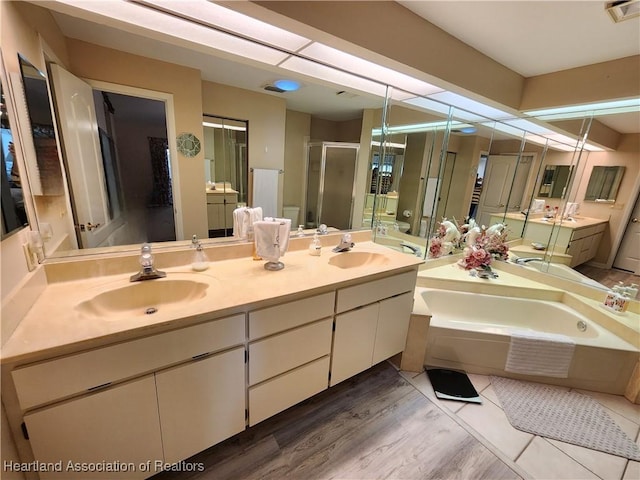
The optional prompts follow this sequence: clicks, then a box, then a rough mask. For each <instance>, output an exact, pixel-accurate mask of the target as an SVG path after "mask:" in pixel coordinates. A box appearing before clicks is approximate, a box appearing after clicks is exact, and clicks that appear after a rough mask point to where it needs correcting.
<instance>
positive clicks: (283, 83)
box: [273, 79, 300, 92]
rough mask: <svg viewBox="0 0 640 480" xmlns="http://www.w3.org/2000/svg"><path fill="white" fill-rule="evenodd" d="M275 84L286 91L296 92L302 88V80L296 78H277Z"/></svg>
mask: <svg viewBox="0 0 640 480" xmlns="http://www.w3.org/2000/svg"><path fill="white" fill-rule="evenodd" d="M273 85H274V86H276V87H277V88H279V89H280V90H284V91H285V92H295V91H296V90H298V89H299V88H300V82H296V81H295V80H287V79H283V80H276V81H275V82H273Z"/></svg>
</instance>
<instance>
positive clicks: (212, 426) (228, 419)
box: [156, 347, 246, 463]
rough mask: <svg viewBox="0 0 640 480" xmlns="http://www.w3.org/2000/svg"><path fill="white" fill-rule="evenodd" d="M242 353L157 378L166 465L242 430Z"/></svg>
mask: <svg viewBox="0 0 640 480" xmlns="http://www.w3.org/2000/svg"><path fill="white" fill-rule="evenodd" d="M244 352H245V350H244V347H239V348H235V349H233V350H230V351H228V352H224V353H220V354H218V355H213V356H210V357H205V358H203V359H201V360H196V361H193V362H190V363H187V364H184V365H180V366H178V367H175V368H170V369H168V370H164V371H162V372H159V373H156V385H157V389H158V406H159V410H160V424H161V426H162V439H163V445H164V454H165V460H166V461H167V462H169V463H174V462H179V461H180V460H184V459H186V458H189V457H190V456H192V455H194V454H195V453H198V452H200V451H202V450H205V449H207V448H209V447H210V446H212V445H215V444H216V443H218V442H221V441H222V440H224V439H226V438H229V437H231V436H233V435H235V434H236V433H238V432H241V431H242V430H244V429H245V409H246V406H245V404H246V400H245V397H246V396H245V368H244V366H245V363H244Z"/></svg>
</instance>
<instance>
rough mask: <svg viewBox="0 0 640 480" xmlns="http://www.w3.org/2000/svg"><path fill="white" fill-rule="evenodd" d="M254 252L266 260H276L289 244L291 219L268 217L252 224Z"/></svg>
mask: <svg viewBox="0 0 640 480" xmlns="http://www.w3.org/2000/svg"><path fill="white" fill-rule="evenodd" d="M253 230H254V233H255V244H256V253H257V254H258V255H259V256H260V257H262V258H264V259H265V260H267V261H268V262H277V261H278V259H279V258H280V257H281V256H283V255H284V254H285V252H286V251H287V247H288V246H289V233H290V231H291V220H289V219H282V218H277V219H273V218H270V217H267V218H265V219H264V220H263V221H257V222H254V224H253Z"/></svg>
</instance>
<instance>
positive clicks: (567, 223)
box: [492, 213, 609, 229]
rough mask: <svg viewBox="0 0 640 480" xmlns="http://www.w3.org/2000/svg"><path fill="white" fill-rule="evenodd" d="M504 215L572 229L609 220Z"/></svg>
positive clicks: (515, 214)
mask: <svg viewBox="0 0 640 480" xmlns="http://www.w3.org/2000/svg"><path fill="white" fill-rule="evenodd" d="M502 216H503V215H502V214H500V215H492V217H493V218H495V217H502ZM504 217H505V218H506V219H507V220H520V221H525V220H527V221H528V222H531V223H538V224H540V225H558V226H560V227H565V228H572V229H578V228H586V227H591V226H593V225H599V224H601V223H608V222H609V221H608V220H603V219H601V218H590V217H581V216H576V217H573V220H566V219H565V220H561V219H553V218H551V219H545V218H544V216H543V215H542V214H533V216H530V217H529V218H526V217H525V216H524V215H523V214H521V213H507V214H506V215H504Z"/></svg>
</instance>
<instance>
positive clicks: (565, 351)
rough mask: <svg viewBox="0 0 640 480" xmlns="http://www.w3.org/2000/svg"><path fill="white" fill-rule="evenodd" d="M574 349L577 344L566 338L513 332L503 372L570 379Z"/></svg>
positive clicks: (541, 333)
mask: <svg viewBox="0 0 640 480" xmlns="http://www.w3.org/2000/svg"><path fill="white" fill-rule="evenodd" d="M575 346H576V344H575V341H574V340H573V339H572V338H571V337H567V336H566V335H558V334H553V333H544V332H535V331H528V330H523V331H518V332H513V333H512V334H511V342H510V344H509V353H508V355H507V361H506V364H505V367H504V369H505V370H506V371H507V372H512V373H521V374H524V375H542V376H545V377H555V378H567V377H568V376H569V367H570V366H571V360H572V358H573V351H574V349H575Z"/></svg>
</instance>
